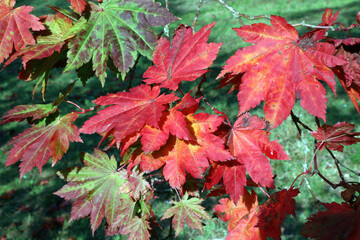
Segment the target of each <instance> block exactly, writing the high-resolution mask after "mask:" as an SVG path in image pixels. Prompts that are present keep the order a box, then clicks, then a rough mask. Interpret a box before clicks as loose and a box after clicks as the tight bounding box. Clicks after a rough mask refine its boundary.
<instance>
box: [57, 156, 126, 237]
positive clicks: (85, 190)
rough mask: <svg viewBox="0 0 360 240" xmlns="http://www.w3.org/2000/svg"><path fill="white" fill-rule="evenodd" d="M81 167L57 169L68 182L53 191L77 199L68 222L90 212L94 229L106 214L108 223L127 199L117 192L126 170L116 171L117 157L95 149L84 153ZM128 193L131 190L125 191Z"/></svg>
mask: <svg viewBox="0 0 360 240" xmlns="http://www.w3.org/2000/svg"><path fill="white" fill-rule="evenodd" d="M84 165H85V166H84V167H75V168H73V169H71V170H70V171H64V172H60V173H59V175H60V177H62V178H64V179H65V180H66V181H68V182H69V183H68V184H67V185H65V186H63V187H62V188H61V189H60V190H58V191H57V192H55V193H54V194H56V195H58V196H60V197H62V198H65V199H66V200H70V199H76V201H75V202H74V204H73V208H72V210H71V218H70V221H72V220H75V219H78V218H82V217H85V216H87V215H89V214H90V223H91V229H92V232H93V234H94V232H95V230H96V228H98V226H99V225H100V224H101V221H102V219H103V218H104V217H105V218H106V222H107V223H108V225H109V226H111V225H112V224H113V222H114V220H115V217H116V216H117V214H116V213H117V211H118V208H119V207H120V206H121V204H122V203H123V202H122V199H126V198H129V197H128V195H127V194H126V193H121V194H120V193H118V192H119V189H121V188H123V187H124V186H123V185H124V184H125V183H126V180H127V173H126V170H120V171H118V170H117V163H116V159H115V158H114V157H113V156H112V157H111V158H109V157H108V155H107V154H106V153H104V152H102V151H100V150H97V149H95V151H94V155H90V154H88V153H86V154H85V156H84ZM123 191H124V192H129V191H130V189H127V190H124V189H123Z"/></svg>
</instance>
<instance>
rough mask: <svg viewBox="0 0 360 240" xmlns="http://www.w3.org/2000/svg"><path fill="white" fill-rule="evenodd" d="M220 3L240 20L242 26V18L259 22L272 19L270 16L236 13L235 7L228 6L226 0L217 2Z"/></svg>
mask: <svg viewBox="0 0 360 240" xmlns="http://www.w3.org/2000/svg"><path fill="white" fill-rule="evenodd" d="M216 1H217V2H218V3H220V4H221V5H222V6H224V7H225V8H226V9H227V10H229V11H230V12H231V13H232V15H233V16H234V18H235V19H238V20H239V21H240V24H241V25H242V26H244V23H243V21H242V20H241V18H246V19H249V20H257V19H269V20H270V19H271V17H270V16H269V15H258V16H249V15H246V14H244V13H239V12H238V11H236V10H235V9H234V8H233V7H231V6H230V5H229V4H227V3H226V2H225V1H224V0H216Z"/></svg>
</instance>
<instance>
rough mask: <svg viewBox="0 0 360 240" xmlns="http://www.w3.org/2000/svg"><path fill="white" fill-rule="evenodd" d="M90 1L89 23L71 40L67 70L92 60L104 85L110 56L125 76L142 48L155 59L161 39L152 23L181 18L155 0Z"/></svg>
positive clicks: (143, 53)
mask: <svg viewBox="0 0 360 240" xmlns="http://www.w3.org/2000/svg"><path fill="white" fill-rule="evenodd" d="M88 4H89V9H90V13H89V16H87V18H86V19H87V22H86V25H85V26H84V27H83V29H82V30H81V31H79V32H78V34H77V35H76V37H75V38H74V39H73V40H72V41H70V43H69V48H70V50H69V51H68V54H67V56H68V60H67V65H66V67H65V71H68V70H72V69H78V68H80V67H81V66H83V65H84V64H86V63H88V62H91V63H92V70H93V71H94V72H95V75H96V76H97V77H98V78H99V79H100V81H101V84H102V85H104V84H105V79H106V77H107V72H106V69H107V63H108V60H109V59H110V58H111V61H112V63H113V64H112V66H113V67H112V69H116V71H115V72H120V73H121V76H122V78H125V75H126V73H127V72H128V71H129V69H130V67H132V66H133V65H134V64H135V60H136V58H137V56H138V52H139V53H140V54H141V55H143V56H146V57H148V58H149V59H151V54H152V52H153V50H154V45H155V42H156V40H157V35H156V34H155V32H154V31H153V29H152V27H157V26H161V25H166V24H169V23H170V22H173V21H175V20H177V18H176V17H175V16H174V15H172V14H171V13H170V12H169V11H168V10H167V9H166V8H164V7H160V4H159V3H158V2H155V1H153V0H131V1H129V0H127V1H123V0H109V1H106V2H104V3H100V4H95V3H93V2H90V1H89V2H88ZM81 19H84V18H81Z"/></svg>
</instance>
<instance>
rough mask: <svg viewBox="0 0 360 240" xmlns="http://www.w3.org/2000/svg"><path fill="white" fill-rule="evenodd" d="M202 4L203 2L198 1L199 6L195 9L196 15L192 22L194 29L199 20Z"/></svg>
mask: <svg viewBox="0 0 360 240" xmlns="http://www.w3.org/2000/svg"><path fill="white" fill-rule="evenodd" d="M202 4H203V0H199V5H198V8H197V11H196V15H195V17H194V21H193V25H192V28H193V29H195V25H196V22H197V20H198V18H199V14H200V8H201V6H202Z"/></svg>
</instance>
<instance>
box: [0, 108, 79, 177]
mask: <svg viewBox="0 0 360 240" xmlns="http://www.w3.org/2000/svg"><path fill="white" fill-rule="evenodd" d="M77 116H78V115H77V114H76V113H70V114H67V115H65V116H63V117H61V118H58V119H57V120H55V121H54V122H52V123H50V124H49V125H46V121H45V120H43V121H42V122H40V123H39V124H37V125H34V126H33V127H31V128H29V129H26V130H25V131H24V132H22V133H20V134H19V135H17V136H15V137H14V138H13V139H12V140H11V142H10V143H9V145H14V147H13V148H12V149H11V150H10V152H9V155H8V158H7V161H6V165H5V166H9V165H12V164H14V163H16V162H17V161H18V160H20V159H21V164H20V178H22V177H23V176H24V174H25V173H27V172H28V171H30V170H31V169H32V168H33V167H38V169H39V172H40V173H41V171H42V167H43V166H44V164H45V163H46V162H47V161H48V160H49V158H50V157H52V164H53V165H55V163H56V162H57V161H58V160H60V159H61V158H62V156H63V155H64V153H66V152H67V150H68V149H69V141H70V142H74V141H75V142H82V140H81V138H80V136H79V135H80V133H79V131H78V129H77V127H76V126H75V125H74V124H72V122H74V121H75V120H76V118H77Z"/></svg>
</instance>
